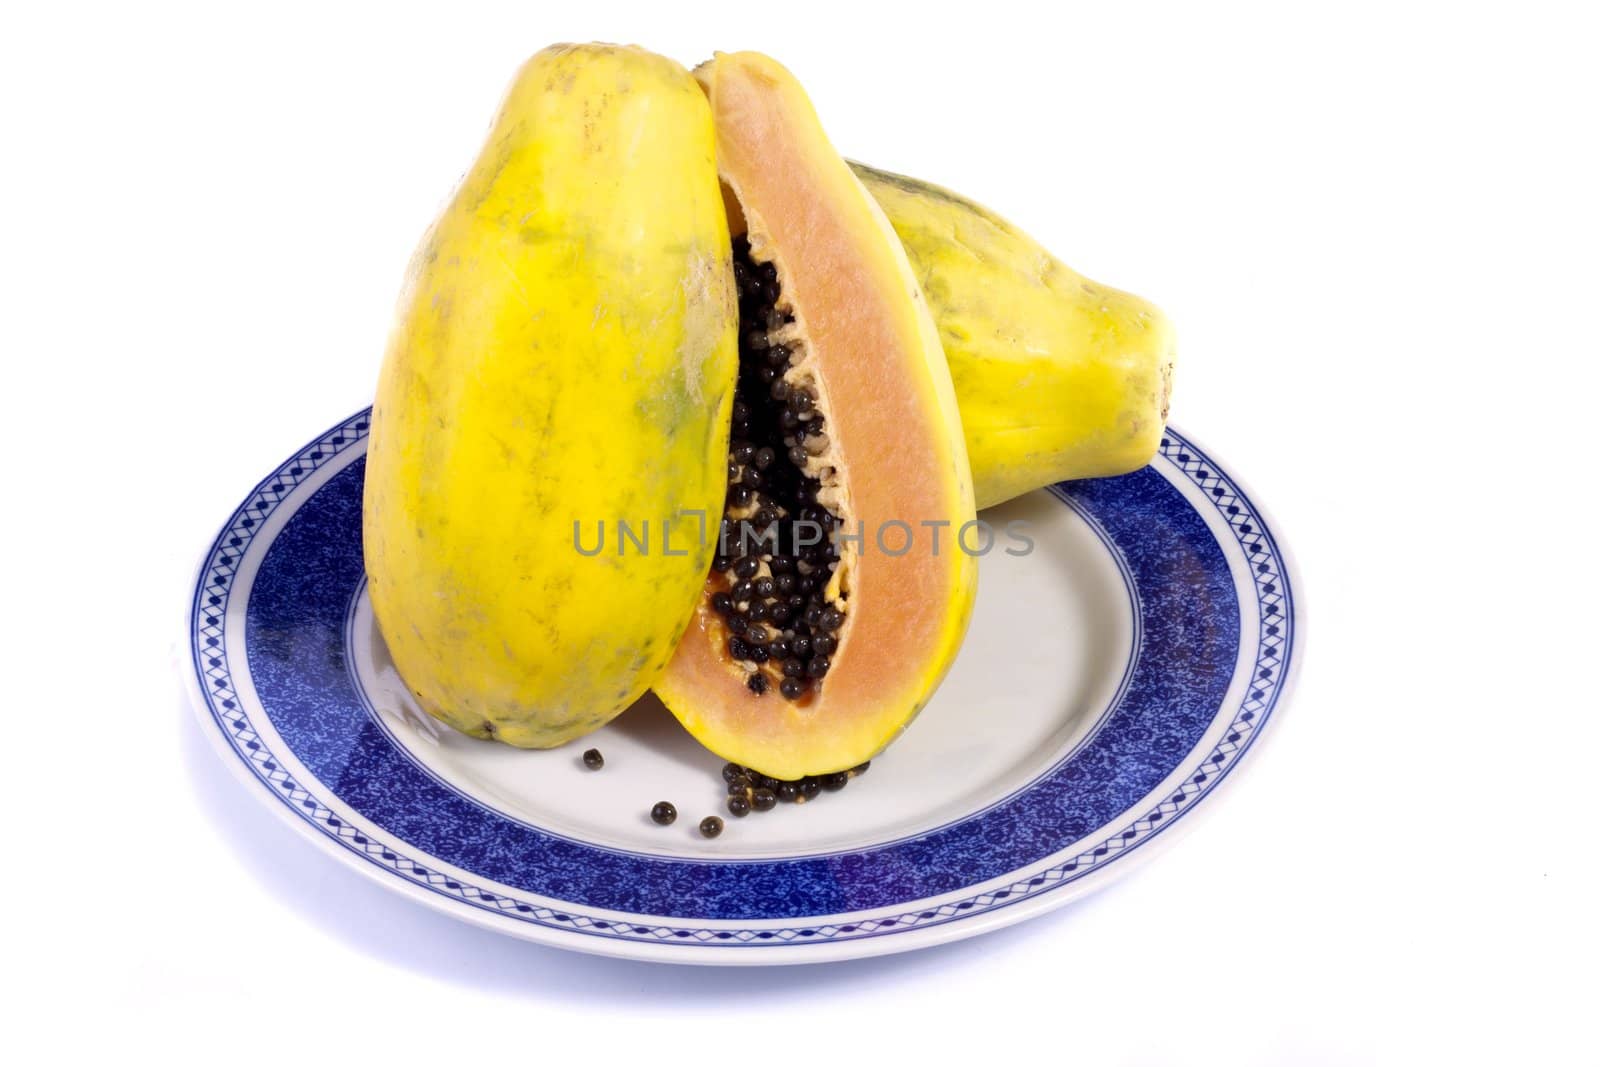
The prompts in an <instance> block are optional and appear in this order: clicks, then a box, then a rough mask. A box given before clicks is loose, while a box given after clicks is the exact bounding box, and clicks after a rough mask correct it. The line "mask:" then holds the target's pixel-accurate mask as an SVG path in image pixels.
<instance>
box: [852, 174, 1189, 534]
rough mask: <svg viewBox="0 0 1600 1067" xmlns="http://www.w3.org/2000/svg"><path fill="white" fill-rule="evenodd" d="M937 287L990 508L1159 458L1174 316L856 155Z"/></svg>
mask: <svg viewBox="0 0 1600 1067" xmlns="http://www.w3.org/2000/svg"><path fill="white" fill-rule="evenodd" d="M851 166H852V168H853V169H854V171H855V174H856V176H857V177H858V178H859V179H860V180H861V182H862V184H863V185H865V186H866V188H867V191H868V192H869V193H871V194H872V196H873V198H874V199H876V200H877V202H878V205H879V206H880V207H882V208H883V211H884V213H885V214H886V215H887V216H888V217H889V221H890V222H891V223H892V224H893V225H894V229H895V233H896V234H897V235H898V236H899V238H900V242H901V244H902V245H903V246H904V247H905V250H906V255H907V256H908V257H909V258H910V261H911V265H912V268H913V270H914V271H915V273H916V276H917V281H918V283H919V284H920V286H921V287H922V291H923V292H924V293H925V294H926V295H927V299H928V303H929V306H930V308H931V310H932V313H933V318H934V321H935V322H936V323H937V324H938V327H939V336H940V340H941V341H942V342H943V345H944V352H945V356H946V358H947V359H948V360H949V363H950V376H951V379H952V380H953V381H954V383H955V390H956V400H957V402H958V403H959V404H960V407H961V425H962V429H963V432H964V433H965V435H966V446H967V455H968V456H969V457H970V459H971V462H972V479H973V485H974V490H975V493H976V497H977V504H978V506H979V507H980V508H985V507H989V506H991V505H993V504H998V503H1000V502H1001V501H1004V500H1009V499H1010V498H1012V497H1014V496H1018V495H1020V494H1022V493H1026V492H1028V491H1029V490H1031V489H1037V488H1039V487H1040V486H1044V485H1049V484H1051V483H1053V482H1058V481H1062V480H1064V479H1068V478H1095V477H1103V476H1108V475H1113V474H1125V473H1127V472H1128V471H1132V470H1137V469H1138V468H1140V467H1142V466H1144V465H1145V464H1146V463H1148V462H1149V461H1150V459H1151V457H1153V456H1154V455H1155V452H1156V447H1157V445H1158V444H1159V443H1160V441H1161V432H1162V430H1163V428H1164V427H1165V426H1166V420H1167V405H1168V400H1169V398H1170V396H1171V391H1172V366H1173V353H1174V340H1173V333H1172V328H1171V326H1170V325H1169V323H1168V321H1167V319H1166V317H1165V316H1164V315H1162V313H1161V311H1160V310H1159V309H1158V308H1156V307H1155V306H1154V305H1152V304H1150V303H1149V302H1147V301H1145V300H1141V299H1140V298H1139V297H1137V296H1134V295H1132V294H1131V293H1124V292H1120V291H1119V290H1116V289H1113V288H1111V287H1109V286H1105V285H1100V284H1098V283H1095V282H1092V281H1090V280H1089V279H1087V278H1085V277H1083V276H1082V275H1080V274H1077V273H1076V272H1074V271H1072V270H1071V269H1069V268H1068V267H1066V266H1065V265H1064V264H1062V263H1061V262H1060V261H1059V260H1057V259H1056V258H1055V257H1054V256H1052V255H1051V254H1050V253H1049V252H1047V251H1046V250H1045V249H1044V248H1043V247H1041V246H1040V245H1039V243H1038V242H1036V241H1034V240H1033V239H1032V238H1031V237H1029V236H1028V235H1027V234H1026V233H1024V232H1023V231H1022V230H1020V229H1019V228H1017V227H1016V226H1014V225H1012V224H1011V223H1009V222H1007V221H1006V220H1005V219H1003V218H1001V217H999V216H998V215H996V214H995V213H993V212H992V211H990V210H988V209H987V208H985V207H983V206H981V205H979V204H976V203H974V202H973V201H971V200H968V199H966V198H965V197H962V196H958V195H957V194H955V193H952V192H950V191H949V190H947V189H942V188H940V187H939V186H937V185H932V184H930V183H928V182H923V181H918V180H917V179H915V178H907V177H904V176H902V175H899V174H891V173H889V172H887V171H881V170H874V169H873V168H872V167H869V166H866V165H864V164H861V163H852V164H851Z"/></svg>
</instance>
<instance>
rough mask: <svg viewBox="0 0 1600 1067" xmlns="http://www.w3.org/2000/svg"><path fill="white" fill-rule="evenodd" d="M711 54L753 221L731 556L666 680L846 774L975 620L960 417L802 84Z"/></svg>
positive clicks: (793, 772) (726, 170)
mask: <svg viewBox="0 0 1600 1067" xmlns="http://www.w3.org/2000/svg"><path fill="white" fill-rule="evenodd" d="M695 73H696V76H697V77H698V78H699V79H700V82H701V84H702V86H703V87H704V89H705V92H706V96H707V98H708V99H709V100H710V102H711V110H712V114H713V117H714V121H715V126H716V132H717V160H718V165H719V167H720V169H721V175H722V181H723V185H724V193H725V196H726V198H727V201H728V204H729V209H730V213H731V214H732V216H733V230H734V232H735V234H736V235H737V236H736V237H735V239H734V241H733V255H734V259H733V262H734V274H735V279H736V283H737V286H738V292H739V320H740V326H741V335H740V350H739V361H740V370H739V381H738V387H737V393H736V398H735V402H734V405H733V411H732V436H731V441H730V446H729V453H728V457H727V474H728V479H729V485H728V491H727V499H726V504H725V510H724V512H723V522H722V526H721V529H720V531H719V536H718V539H717V540H718V544H717V546H716V549H717V551H716V556H715V558H714V559H713V560H712V563H711V570H710V574H709V578H708V580H707V582H706V586H705V590H704V596H703V598H702V600H701V602H700V604H699V606H698V607H697V608H696V610H695V615H694V620H693V621H692V622H691V623H690V625H689V629H688V632H687V633H686V634H685V636H684V639H683V641H682V643H681V644H680V645H679V646H678V650H677V652H676V654H675V655H674V657H673V659H672V661H671V663H670V664H669V665H668V667H667V670H666V673H665V674H664V675H663V676H662V677H661V678H660V680H659V681H658V682H657V683H656V687H655V688H656V692H657V694H658V695H659V696H660V697H661V699H662V700H663V702H664V703H665V704H666V706H667V707H668V708H669V709H671V711H672V712H673V714H674V715H676V716H677V718H678V719H679V721H681V722H682V723H683V725H684V726H685V727H686V728H687V729H688V731H689V732H690V733H691V734H693V735H694V736H695V738H697V739H698V740H699V741H700V742H701V743H702V744H704V745H705V746H706V747H707V748H709V749H711V750H712V751H713V752H715V753H717V754H718V755H720V756H722V757H724V758H726V759H728V760H731V761H733V762H735V763H738V764H740V765H742V766H745V767H750V768H754V769H756V770H758V771H760V772H761V773H763V774H767V775H771V776H773V777H776V778H780V779H794V778H799V777H801V776H803V775H808V774H824V773H828V772H834V771H841V770H844V769H846V768H849V767H853V766H856V765H858V764H860V763H862V762H863V761H865V760H867V759H868V758H869V757H871V756H872V755H874V754H875V753H876V752H878V751H879V750H880V749H882V748H883V747H884V746H885V745H886V744H888V743H889V742H890V741H891V740H892V739H893V738H894V737H895V736H896V735H897V734H898V733H899V732H900V731H901V730H902V729H903V728H904V727H905V726H906V725H907V724H908V723H909V722H910V721H911V719H912V718H913V717H914V716H915V715H916V713H917V712H918V711H919V710H921V708H922V706H923V705H924V704H925V703H926V702H927V700H928V698H929V696H930V695H931V694H932V692H933V691H934V689H935V688H936V687H937V685H938V684H939V682H940V681H941V679H942V678H943V676H944V674H945V671H946V670H947V669H948V668H949V666H950V663H951V661H952V660H953V659H954V657H955V654H956V650H957V648H958V646H959V644H960V642H961V639H962V637H963V635H964V633H965V630H966V626H967V622H968V619H969V617H970V614H971V610H972V603H973V596H974V593H975V590H976V574H977V568H976V561H975V560H974V559H973V558H972V556H971V555H969V554H968V553H966V552H963V551H961V550H960V549H959V548H958V547H957V545H956V539H957V536H958V534H959V531H960V530H961V529H962V528H963V527H964V526H965V525H966V524H967V523H969V522H971V521H973V517H974V507H973V497H972V487H971V482H970V474H969V471H968V467H967V457H966V449H965V446H964V444H963V439H962V433H961V422H960V415H959V412H958V409H957V406H956V397H955V392H954V389H953V387H952V384H951V380H950V371H949V368H948V366H947V364H946V362H945V358H944V354H943V352H942V351H941V349H940V346H939V339H938V334H937V331H936V329H935V327H934V324H933V321H932V319H931V318H930V316H929V314H928V309H927V306H926V303H925V301H924V298H923V296H922V293H921V291H920V290H919V288H918V286H917V282H916V278H915V276H914V275H913V272H912V269H911V265H910V263H909V262H908V260H907V259H906V254H905V251H904V250H903V249H902V247H901V243H900V241H899V240H898V239H897V238H896V237H895V234H894V230H893V229H892V228H891V227H890V225H889V222H888V220H887V219H886V218H885V217H884V215H883V212H882V211H881V210H880V209H879V207H878V205H877V204H876V203H875V202H874V201H873V199H872V197H870V196H869V195H868V194H867V192H866V190H865V189H864V188H863V187H862V185H861V183H860V182H859V181H858V180H857V179H856V177H855V176H854V175H853V174H852V173H851V171H850V168H849V167H848V166H847V165H846V163H845V161H844V160H843V159H842V158H841V157H840V156H839V155H838V153H837V152H835V151H834V149H833V147H832V145H831V144H830V143H829V142H828V139H827V137H826V135H825V134H824V133H823V130H822V127H821V125H820V123H819V121H818V119H817V116H816V113H815V112H814V110H813V109H812V106H811V103H810V101H809V100H808V99H807V97H806V95H805V93H804V91H803V90H802V89H801V88H800V86H799V84H798V83H797V82H796V81H795V79H794V78H793V77H792V76H791V75H790V74H789V72H788V71H786V70H784V69H783V68H782V67H781V66H779V65H778V64H777V63H776V62H774V61H773V60H771V59H769V58H767V57H765V56H762V55H758V54H755V53H738V54H733V55H719V56H717V57H716V58H715V59H713V60H712V61H711V62H709V63H707V64H705V65H703V66H701V67H700V68H698V69H697V70H696V72H695Z"/></svg>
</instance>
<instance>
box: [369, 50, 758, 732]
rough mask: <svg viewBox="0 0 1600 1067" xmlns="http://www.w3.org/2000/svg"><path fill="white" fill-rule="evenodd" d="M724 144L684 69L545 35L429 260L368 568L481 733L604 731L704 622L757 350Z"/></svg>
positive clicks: (394, 393) (405, 307)
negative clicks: (742, 308) (715, 538)
mask: <svg viewBox="0 0 1600 1067" xmlns="http://www.w3.org/2000/svg"><path fill="white" fill-rule="evenodd" d="M715 143H716V142H715V134H714V131H713V128H712V122H711V111H710V108H709V106H708V105H707V102H706V98H705V94H704V93H702V92H701V90H700V88H699V86H698V85H697V84H696V83H695V81H694V79H693V78H692V77H691V76H690V75H689V73H688V72H687V71H686V70H684V69H683V68H682V67H680V66H679V65H678V64H676V63H674V62H672V61H671V60H669V59H665V58H662V57H660V56H656V55H652V54H650V53H648V52H645V51H643V50H640V49H637V48H621V47H613V46H602V45H585V46H572V45H562V46H556V47H553V48H548V49H546V50H544V51H542V52H540V53H539V54H538V55H536V56H534V57H533V58H532V59H531V60H530V61H529V62H528V63H527V64H526V65H525V66H524V67H523V68H522V70H521V71H520V72H519V73H518V75H517V77H516V80H515V82H514V83H513V84H512V86H511V89H510V92H509V94H508V95H507V97H506V100H505V102H504V104H503V106H502V108H501V110H500V113H499V116H498V118H497V119H496V120H495V122H494V125H493V127H492V128H491V130H490V132H489V137H488V141H487V143H486V144H485V146H484V148H483V150H482V153H481V155H480V156H479V158H478V160H477V162H476V163H475V164H474V165H473V167H472V169H471V170H470V171H469V172H468V173H467V175H466V177H465V178H464V179H463V180H462V183H461V186H460V188H459V189H458V190H457V191H456V193H455V195H454V197H453V198H452V199H451V200H450V202H449V204H448V205H447V206H446V208H445V209H444V213H443V215H442V216H441V217H440V218H439V219H438V221H437V222H436V223H435V224H434V226H433V227H432V229H431V230H430V231H429V232H428V234H427V235H426V237H425V238H424V240H423V242H422V246H421V248H420V249H419V251H418V252H417V255H416V257H415V259H414V260H413V262H412V265H411V268H410V273H409V277H408V280H407V283H406V286H405V290H404V292H403V294H402V297H401V302H400V308H399V315H398V321H397V324H396V326H395V328H394V331H393V334H392V336H391V338H390V342H389V347H388V351H387V354H386V357H385V360H384V364H383V370H382V374H381V378H380V381H379V386H378V394H377V402H376V405H375V407H374V412H373V422H372V438H371V442H370V448H369V451H368V456H367V470H366V499H365V515H364V540H365V549H366V565H367V573H368V576H369V589H370V593H371V598H372V605H373V610H374V613H375V615H376V617H377V620H378V624H379V627H380V629H381V630H382V632H383V635H384V637H385V639H386V641H387V643H388V646H389V650H390V653H391V654H392V655H393V658H394V662H395V665H396V667H397V668H398V670H399V672H400V675H401V677H402V678H404V679H405V681H406V683H407V685H408V687H409V688H410V689H411V691H412V692H413V693H414V694H415V696H416V698H417V700H418V701H419V702H420V703H421V705H422V707H423V708H425V709H426V710H427V711H428V712H429V713H431V714H432V715H434V716H436V717H438V718H440V719H442V720H444V721H445V722H448V723H450V724H451V725H452V726H455V727H456V728H457V729H460V730H463V731H465V732H466V733H469V734H472V735H474V736H478V737H493V738H496V739H498V740H501V741H505V742H509V743H510V744H513V745H518V746H523V747H535V748H545V747H551V746H554V745H558V744H560V743H562V742H564V741H566V740H569V739H570V738H573V737H575V736H578V735H580V734H583V733H586V732H588V731H589V730H591V729H593V728H595V727H597V726H599V725H601V724H602V723H604V722H605V721H606V720H608V719H610V718H611V717H613V716H614V715H616V714H617V713H618V712H620V711H621V710H622V709H623V708H625V707H627V706H628V704H629V703H631V702H632V701H633V700H634V699H636V698H637V697H638V696H639V695H640V694H642V693H643V692H644V690H645V689H646V688H647V687H648V686H649V685H650V683H651V682H652V680H653V679H654V677H655V675H656V674H657V673H658V672H659V671H660V670H661V668H662V667H663V666H664V665H665V664H666V662H667V659H668V657H669V656H671V654H672V651H673V648H674V647H675V646H676V645H677V643H678V639H679V637H680V636H681V634H682V632H683V630H684V628H685V626H686V625H687V624H688V621H689V618H690V616H691V615H692V613H693V607H694V604H695V602H696V600H697V599H698V597H699V594H700V591H701V587H702V584H703V583H704V581H705V576H706V573H707V571H708V569H709V567H710V562H711V548H710V542H709V540H708V539H707V538H706V537H705V536H703V523H704V522H705V521H706V516H715V515H717V514H719V513H720V509H721V507H722V500H723V490H724V470H725V467H726V463H727V461H726V456H727V448H728V429H729V424H730V411H731V405H732V400H733V385H734V374H735V370H736V366H737V355H736V350H737V347H736V346H737V338H736V335H735V330H736V324H737V314H736V298H735V295H734V284H733V275H732V262H731V254H730V248H729V234H728V223H727V217H726V215H725V214H724V211H723V204H722V196H721V192H720V189H719V185H718V181H717V166H716V158H715ZM695 511H699V512H700V515H699V516H695V515H694V514H692V513H693V512H695ZM619 520H620V521H625V522H628V523H630V524H631V526H630V529H631V531H632V533H633V535H634V537H635V538H637V537H638V536H639V535H640V533H641V532H642V533H643V536H644V538H645V539H646V540H647V543H646V544H645V545H644V546H643V547H640V546H639V544H638V543H637V542H635V544H633V545H631V546H630V545H629V544H627V543H626V542H625V541H624V540H623V539H622V537H621V531H620V530H619V529H618V527H617V526H616V524H617V523H618V522H619ZM641 527H642V528H643V529H642V530H641ZM608 532H609V533H610V534H611V535H612V538H613V540H611V541H609V542H608V541H607V540H605V538H606V534H607V533H608ZM597 539H598V542H599V551H598V552H596V551H594V550H595V549H596V547H597V546H596V541H597Z"/></svg>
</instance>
